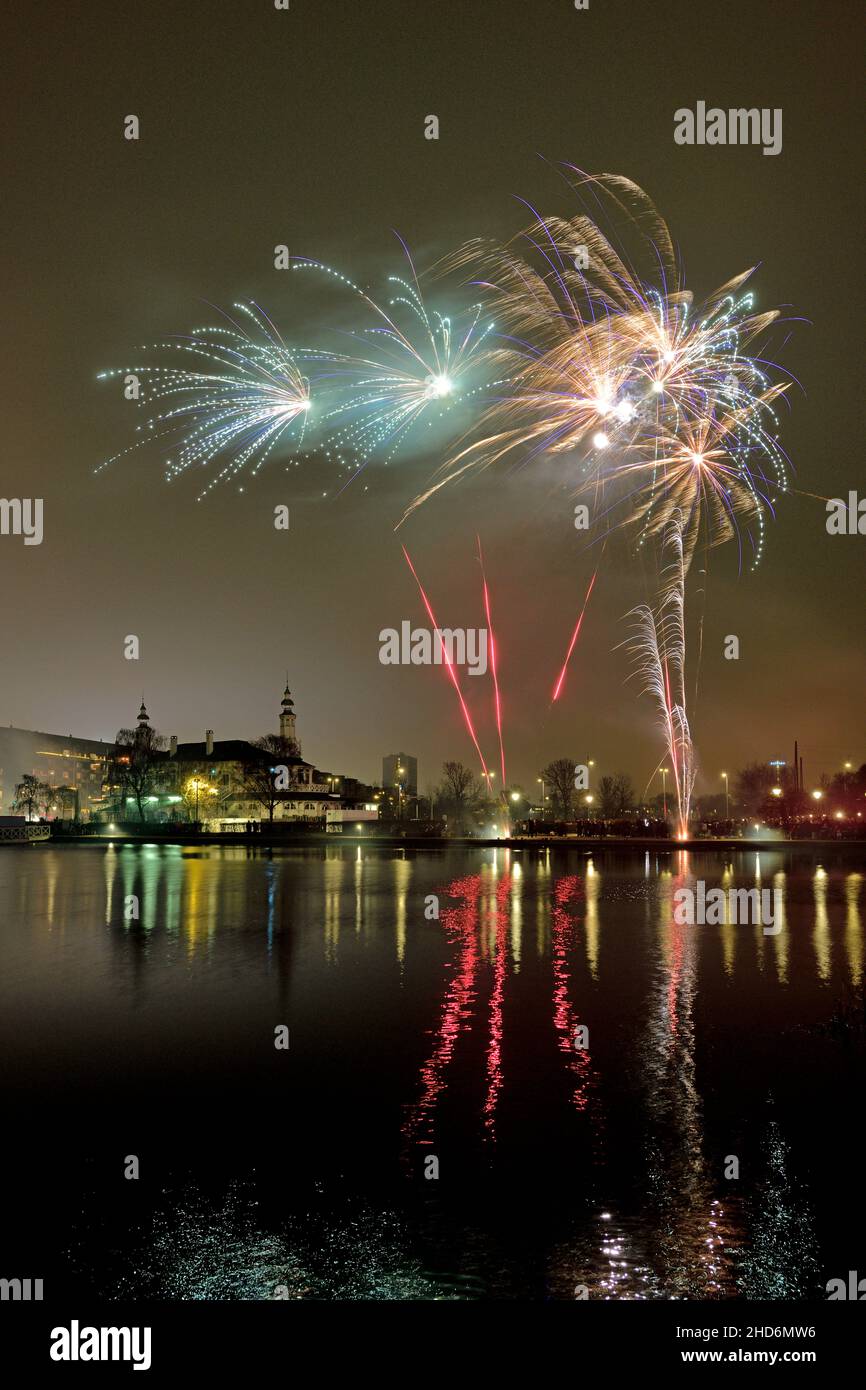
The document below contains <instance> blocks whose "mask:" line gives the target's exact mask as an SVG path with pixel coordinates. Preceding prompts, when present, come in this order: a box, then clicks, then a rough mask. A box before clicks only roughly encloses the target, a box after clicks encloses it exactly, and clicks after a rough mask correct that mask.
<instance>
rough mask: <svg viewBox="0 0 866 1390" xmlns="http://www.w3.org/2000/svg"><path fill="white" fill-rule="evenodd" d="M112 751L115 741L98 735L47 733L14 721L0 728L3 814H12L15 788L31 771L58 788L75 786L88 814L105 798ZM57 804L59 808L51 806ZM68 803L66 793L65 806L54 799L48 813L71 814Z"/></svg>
mask: <svg viewBox="0 0 866 1390" xmlns="http://www.w3.org/2000/svg"><path fill="white" fill-rule="evenodd" d="M113 753H114V744H113V743H103V742H102V741H101V740H100V739H96V738H73V737H72V735H71V734H44V733H38V732H37V731H35V730H33V729H13V728H12V726H11V725H10V726H9V728H6V729H3V728H0V814H2V815H8V814H9V811H10V807H11V806H12V803H13V802H14V800H15V788H16V787H17V785H18V783H19V782H21V781H22V779H23V778H24V776H25V774H28V775H30V776H33V777H37V778H38V779H39V781H40V782H45V783H47V784H48V786H50V787H54V788H56V789H57V790H58V791H59V790H60V789H61V788H66V789H68V790H69V791H72V790H74V791H75V792H76V793H77V802H78V806H79V809H80V811H81V813H83V814H85V815H89V814H90V812H91V811H94V810H96V809H97V807H98V806H99V805H100V804H101V802H102V790H103V789H102V783H103V779H104V777H105V771H106V767H107V766H108V763H109V762H110V759H111V757H112V754H113ZM55 804H56V805H57V809H56V810H54V809H52V807H53V806H54V805H55ZM69 804H70V802H69V798H68V797H64V799H63V806H62V807H61V806H60V804H59V803H51V804H49V805H48V806H46V814H47V815H48V816H49V817H52V816H58V817H59V816H61V812H62V813H63V814H67V815H68V807H69Z"/></svg>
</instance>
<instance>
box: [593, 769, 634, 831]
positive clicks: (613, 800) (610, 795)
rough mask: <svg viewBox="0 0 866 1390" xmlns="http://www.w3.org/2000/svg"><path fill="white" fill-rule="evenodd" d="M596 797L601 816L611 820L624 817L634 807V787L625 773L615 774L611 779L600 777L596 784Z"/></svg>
mask: <svg viewBox="0 0 866 1390" xmlns="http://www.w3.org/2000/svg"><path fill="white" fill-rule="evenodd" d="M598 796H599V803H600V810H601V814H602V816H604V818H605V819H606V820H612V819H613V818H614V817H615V816H624V815H625V814H626V812H628V811H630V810H631V808H632V806H633V805H634V787H633V786H632V780H631V778H630V777H629V776H628V775H627V774H626V773H625V772H617V773H616V774H615V775H614V776H613V777H602V779H601V781H600V782H599V784H598Z"/></svg>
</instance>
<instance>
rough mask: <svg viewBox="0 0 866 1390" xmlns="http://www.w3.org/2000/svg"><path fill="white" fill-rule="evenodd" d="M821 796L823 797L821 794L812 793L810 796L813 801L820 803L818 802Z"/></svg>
mask: <svg viewBox="0 0 866 1390" xmlns="http://www.w3.org/2000/svg"><path fill="white" fill-rule="evenodd" d="M823 795H824V793H823V792H813V793H812V796H813V797H814V799H815V801H820V800H821V797H822V796H823Z"/></svg>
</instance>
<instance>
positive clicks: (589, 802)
mask: <svg viewBox="0 0 866 1390" xmlns="http://www.w3.org/2000/svg"><path fill="white" fill-rule="evenodd" d="M584 801H585V802H586V819H587V820H589V808H590V806H591V805H592V803H593V801H595V797H594V796H593V795H592V793H590V794H589V796H585V797H584Z"/></svg>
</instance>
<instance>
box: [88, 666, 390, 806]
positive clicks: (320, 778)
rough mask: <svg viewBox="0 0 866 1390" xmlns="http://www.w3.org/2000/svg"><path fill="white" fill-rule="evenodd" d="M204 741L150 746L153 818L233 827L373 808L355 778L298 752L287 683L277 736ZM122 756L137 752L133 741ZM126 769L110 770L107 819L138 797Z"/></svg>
mask: <svg viewBox="0 0 866 1390" xmlns="http://www.w3.org/2000/svg"><path fill="white" fill-rule="evenodd" d="M149 729H150V719H149V716H148V713H147V710H146V708H145V706H144V704H142V706H141V709H140V710H139V714H138V728H137V740H136V741H137V742H138V743H139V744H140V746H142V747H146V746H147V743H148V739H149ZM264 743H265V746H262V741H259V742H256V743H254V742H251V741H249V740H247V739H217V738H215V737H214V733H213V730H212V729H207V730H206V731H205V736H204V739H202V740H200V741H196V742H192V743H180V742H178V739H177V738H176V737H174V736H172V737H171V738H170V739H169V746H168V748H167V749H160V750H159V751H156V752H155V753H154V754H153V756H152V758H151V760H150V761H151V767H150V769H149V770H148V777H147V781H148V787H147V794H146V795H145V796H144V797H143V803H144V806H145V814H146V815H147V816H149V817H152V818H153V819H154V820H163V821H165V820H189V821H196V822H201V823H202V824H204V825H207V826H208V827H209V828H211V829H214V830H217V829H224V830H232V829H236V828H238V827H243V826H244V825H246V824H247V823H248V822H250V821H270V820H273V821H275V822H282V821H287V820H292V821H303V822H320V823H321V824H322V825H326V824H330V823H335V824H339V823H342V822H343V820H344V819H345V820H349V819H351V818H352V814H353V813H363V812H366V813H367V814H366V816H365V815H360V814H359V815H358V816H357V817H356V818H358V819H362V820H363V819H366V818H369V816H370V814H371V813H375V811H376V806H375V803H373V801H372V791H371V789H370V788H369V787H366V786H364V784H363V783H360V782H358V781H357V780H356V779H355V778H353V777H345V776H342V775H340V774H338V773H329V772H323V771H321V770H320V769H319V768H317V767H316V766H315V765H314V764H313V763H310V762H307V761H306V760H305V759H304V758H303V757H302V756H301V747H300V743H299V742H298V738H297V732H296V716H295V707H294V701H293V699H292V696H291V692H290V691H289V687H288V685H287V686H286V689H285V692H284V694H283V699H282V705H281V708H280V715H279V734H275V735H271V736H270V737H269V738H268V739H266V740H265V741H264ZM126 756H131V757H132V758H133V759H134V757H135V743H134V744H133V745H132V747H131V749H130V750H129V753H128V754H127V755H126ZM124 780H125V779H124V770H123V767H122V766H121V767H120V768H119V769H116V770H115V780H114V783H113V786H112V806H111V811H110V813H109V818H114V819H121V820H134V819H136V818H137V816H138V808H137V804H136V797H135V796H134V795H130V794H129V787H128V786H126V787H125V786H124Z"/></svg>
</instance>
